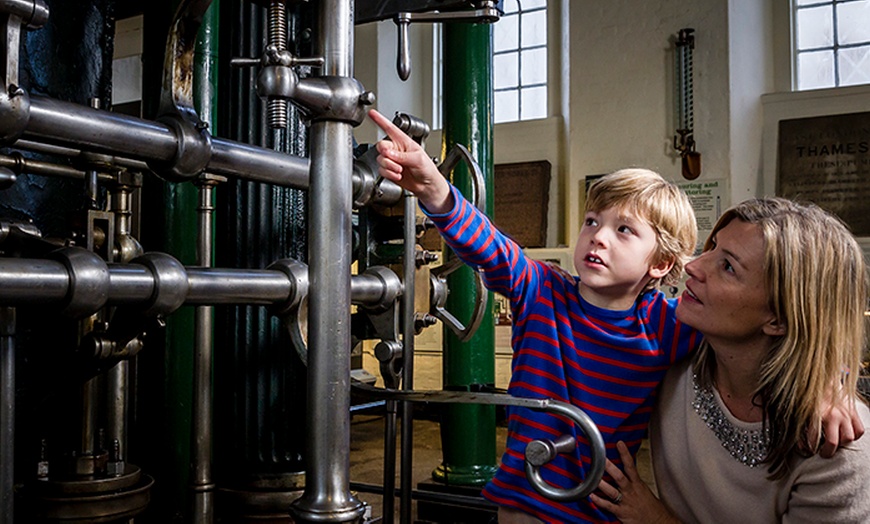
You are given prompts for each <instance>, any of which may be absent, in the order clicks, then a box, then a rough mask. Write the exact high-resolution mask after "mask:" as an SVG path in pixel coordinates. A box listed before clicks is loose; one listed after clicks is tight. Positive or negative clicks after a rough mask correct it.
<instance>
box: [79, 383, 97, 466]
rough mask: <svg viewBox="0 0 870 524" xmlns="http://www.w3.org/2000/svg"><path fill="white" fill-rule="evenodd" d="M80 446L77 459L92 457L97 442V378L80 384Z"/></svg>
mask: <svg viewBox="0 0 870 524" xmlns="http://www.w3.org/2000/svg"><path fill="white" fill-rule="evenodd" d="M81 402H82V404H81V406H82V412H81V415H82V417H81V420H82V428H81V429H82V431H81V446H80V449H79V457H88V456H93V455H94V454H95V453H96V451H97V450H96V446H95V444H96V442H97V377H95V378H92V379H90V380H88V381H86V382H85V383H84V384H82V388H81Z"/></svg>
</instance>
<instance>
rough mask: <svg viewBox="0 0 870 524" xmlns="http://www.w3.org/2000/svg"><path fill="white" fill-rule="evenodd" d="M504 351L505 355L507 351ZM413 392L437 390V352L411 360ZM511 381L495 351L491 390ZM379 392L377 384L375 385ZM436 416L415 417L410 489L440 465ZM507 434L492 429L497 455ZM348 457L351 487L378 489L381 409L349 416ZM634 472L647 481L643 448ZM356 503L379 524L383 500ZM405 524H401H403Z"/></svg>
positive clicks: (371, 367)
mask: <svg viewBox="0 0 870 524" xmlns="http://www.w3.org/2000/svg"><path fill="white" fill-rule="evenodd" d="M504 336H505V335H504V332H503V330H502V331H501V332H500V331H499V330H497V334H496V338H497V344H498V341H499V340H502V341H503V340H504ZM508 351H509V350H508ZM363 366H364V368H365V369H366V370H367V371H369V372H370V373H371V374H373V375H375V376H378V364H377V361H376V360H375V359H374V356H373V355H372V354H368V352H365V353H364V359H363ZM414 366H415V367H414V372H415V373H414V375H415V377H414V381H415V382H414V389H415V390H432V389H435V390H437V389H440V388H441V354H440V352H438V351H431V350H425V349H424V350H422V351H418V352H417V353H416V355H415V359H414ZM509 378H510V354H509V353H507V354H505V353H504V352H503V351H499V350H498V349H497V351H496V387H499V388H506V387H507V383H508V380H509ZM377 385H378V386H382V383H380V382H379V383H378V384H377ZM435 419H436V417H435V416H430V414H428V413H426V412H421V411H419V410H418V411H415V420H414V438H413V440H414V450H413V468H412V472H413V473H412V476H411V477H412V486H413V488H414V489H415V490H416V489H417V488H418V486H419V485H420V483H421V482H422V483H429V482H431V478H432V471H433V470H434V469H435V468H437V467H438V466H439V465H440V464H441V459H442V456H441V435H440V428H439V424H438V422H437V421H436V420H435ZM397 428H398V429H397V434H398V435H401V422H400V423H399V424H398V425H397ZM505 435H506V429H505V428H504V427H497V430H496V449H497V454H498V455H499V456H500V455H501V453H502V451H503V450H504V441H505ZM399 446H400V440H399V439H397V441H396V448H397V449H398V448H399ZM350 451H351V453H350V461H351V465H350V468H351V469H350V477H351V482H352V483H358V484H364V485H365V486H366V487H368V486H370V485H376V486H383V481H384V479H383V471H384V416H383V410H382V409H378V408H375V409H372V410H367V411H364V412H361V413H357V414H354V416H353V418H352V420H351V450H350ZM396 460H397V466H396V470H397V477H396V486H397V487H398V486H399V478H398V469H399V466H398V460H399V459H398V454H397V459H396ZM638 471H639V473H640V475H641V477H642V478H643V479H644V480H647V481H648V482H651V480H652V474H651V469H650V461H649V451H648V448H647V446H646V445H644V446H643V447H642V448H641V451H640V453H639V455H638ZM357 496H358V498H359V499H360V500H362V501H363V502H365V503H366V504H368V505H369V506H370V509H371V516H372V521H377V522H382V519H381V517H382V516H383V504H382V503H383V496H382V495H381V494H379V493H371V492H364V491H357ZM416 506H417V503H416V501H415V502H413V503H412V511H413V517H412V518H413V519H414V521H415V522H416V521H417V520H416V519H417V513H416ZM394 507H395V515H396V516H397V517H396V519H395V522H399V518H398V516H399V514H400V508H399V499H398V498H396V499H395V506H394ZM402 524H406V523H402Z"/></svg>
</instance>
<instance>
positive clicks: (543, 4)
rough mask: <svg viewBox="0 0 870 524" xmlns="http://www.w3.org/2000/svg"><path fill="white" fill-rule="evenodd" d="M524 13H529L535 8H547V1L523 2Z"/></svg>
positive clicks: (524, 0)
mask: <svg viewBox="0 0 870 524" xmlns="http://www.w3.org/2000/svg"><path fill="white" fill-rule="evenodd" d="M522 5H523V11H528V10H529V9H533V8H535V7H547V0H522Z"/></svg>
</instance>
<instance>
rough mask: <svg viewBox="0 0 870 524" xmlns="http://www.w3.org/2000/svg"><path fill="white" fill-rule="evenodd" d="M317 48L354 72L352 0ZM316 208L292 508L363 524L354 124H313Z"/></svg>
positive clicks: (338, 4) (332, 9)
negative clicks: (299, 476) (353, 437)
mask: <svg viewBox="0 0 870 524" xmlns="http://www.w3.org/2000/svg"><path fill="white" fill-rule="evenodd" d="M319 5H320V12H319V30H318V36H319V38H318V42H317V44H318V45H317V49H316V51H317V52H319V55H320V56H323V58H324V63H323V68H322V73H323V75H325V76H345V77H349V76H352V74H353V69H352V60H353V45H352V43H353V9H352V6H353V2H352V0H324V1H322V2H320V4H319ZM310 138H311V141H310V144H311V178H310V182H311V184H310V188H311V191H310V195H309V198H310V202H311V208H310V210H309V224H308V227H309V235H308V236H309V238H310V239H311V244H310V251H309V252H310V253H311V254H312V256H310V257H309V262H310V265H309V268H308V273H309V283H310V289H311V290H312V294H311V296H310V297H309V301H308V305H309V309H308V325H309V330H308V333H309V351H308V410H307V414H306V419H307V420H306V422H307V423H306V442H307V449H308V456H307V469H306V480H305V491H304V493H303V495H302V497H301V498H299V499H297V500H296V501H295V502H294V503H293V505H292V508H291V511H292V512H293V516H294V518H295V520H297V521H302V522H358V521H359V520H360V519H361V517H362V515H363V513H364V511H365V507H364V505H363V504H362V503H361V502H360V501H359V500H358V499H357V498H356V497H355V496H354V495H353V494H352V493H351V492H350V350H351V344H350V305H351V301H350V296H351V288H350V286H351V284H350V280H351V279H350V262H351V257H350V250H351V212H352V200H353V198H352V186H353V183H352V177H351V174H352V172H353V155H352V152H351V148H350V147H349V146H350V144H351V143H352V142H353V139H352V133H351V126H350V124H347V123H344V122H331V121H317V122H314V123H313V124H312V125H311V135H310Z"/></svg>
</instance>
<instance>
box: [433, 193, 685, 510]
mask: <svg viewBox="0 0 870 524" xmlns="http://www.w3.org/2000/svg"><path fill="white" fill-rule="evenodd" d="M451 191H452V193H453V196H454V199H455V205H454V207H453V209H452V210H450V211H449V212H448V213H445V214H441V215H434V214H428V213H427V214H428V216H429V217H430V218H431V219H432V220H433V222H434V223H435V225H436V226H437V227H438V229H439V231H440V232H441V235H442V236H443V237H444V239H445V241H446V242H447V244H448V245H449V246H450V247H451V248H453V250H454V251H455V252H456V254H457V255H458V256H459V257H460V258H461V259H462V260H463V261H464V262H465V263H466V264H468V265H470V266H472V267H474V268H479V269H480V270H481V273H482V276H483V279H484V283H485V284H486V287H487V288H488V289H490V290H492V291H494V292H496V293H500V294H502V295H504V296H505V297H506V298H508V299H509V300H510V305H511V312H512V314H513V326H512V334H511V345H512V347H513V359H512V363H511V381H510V386H509V387H508V392H509V393H510V394H511V395H513V396H515V397H529V398H552V399H557V400H561V401H562V402H570V403H571V404H573V405H575V406H577V407H579V408H580V409H582V410H584V411H585V412H586V413H587V414H588V415H589V416H590V417H591V418H592V420H593V421H594V422H595V424H596V425H597V426H598V428H599V430H600V431H601V435H602V437H603V438H604V442H605V447H606V449H607V457H608V458H609V459H610V460H611V461H613V462H614V463H616V464H620V463H621V461H620V460H619V454H618V452H617V449H616V443H617V441H620V440H622V441H624V442H625V443H626V445H627V446H628V448H629V450H630V451H631V453H632V456H634V455H635V454H636V453H637V450H638V448H639V447H640V443H641V439H643V438H644V436H645V435H646V430H647V426H648V424H649V419H650V413H651V410H652V406H653V401H654V397H655V394H656V388H657V387H658V385H659V383H661V381H662V379H663V378H664V375H665V372H666V371H667V370H668V368H670V367H671V365H673V364H674V362H676V361H677V360H679V359H681V358H683V357H684V356H685V355H686V354H688V353H689V352H690V351H692V350H693V349H694V348H696V347H697V345H698V343H699V342H700V338H701V337H700V334H698V333H697V332H696V331H695V330H693V329H691V328H689V327H688V326H686V325H684V324H682V323H680V322H679V321H677V320H676V317H675V315H674V311H675V309H676V306H677V303H678V300H677V299H667V298H665V295H664V293H662V292H661V291H660V290H657V289H655V290H649V291H646V292H644V293H642V294H641V295H640V296H639V297H638V299H637V301H636V302H635V304H634V306H633V307H632V308H631V309H629V310H626V311H611V310H606V309H601V308H598V307H595V306H593V305H591V304H589V303H588V302H586V301H585V300H583V298H582V297H581V296H580V293H579V291H578V287H577V284H578V282H579V280H578V279H577V278H576V277H573V278H569V277H568V276H567V275H565V274H563V272H560V271H557V270H554V269H553V268H552V267H550V266H549V265H548V264H546V263H543V262H540V261H536V260H532V259H530V258H527V257H526V256H525V255H524V253H523V251H522V248H520V246H519V245H518V244H516V243H515V242H514V241H513V240H511V239H510V238H508V237H507V236H506V235H504V234H502V233H501V232H499V231H498V230H497V229H496V228H495V227H494V226H493V225H492V223H491V222H490V221H489V219H488V218H487V217H486V216H485V215H484V214H483V213H481V212H480V211H479V210H477V209H476V208H475V207H474V206H473V205H472V204H471V203H470V202H468V201H467V200H466V199H465V198H463V197H462V195H461V194H460V193H459V192H458V191H457V190H456V188H453V187H451ZM424 212H426V210H425V209H424ZM507 417H508V435H507V446H506V450H505V453H504V455H503V456H502V460H501V464H500V466H499V469H498V472H497V473H496V474H495V476H494V477H493V479H492V481H491V482H490V483H489V484H487V486H486V488H485V489H484V492H483V494H484V496H485V497H486V498H487V499H489V500H491V501H493V502H495V503H496V504H499V505H504V506H510V507H513V508H517V509H519V510H521V511H524V512H526V513H529V514H531V515H534V516H535V517H537V518H539V519H541V520H543V521H545V522H614V521H615V518H614V517H613V515H612V514H610V513H608V512H605V511H603V510H599V509H598V508H597V507H596V506H595V505H594V504H593V503H592V502H590V501H589V500H588V499H583V500H581V501H579V502H571V503H563V502H555V501H551V500H548V499H547V498H545V497H544V496H543V495H541V494H539V493H538V492H537V491H535V489H534V488H532V486H531V485H530V484H529V482H528V481H527V480H526V476H525V471H524V462H523V461H524V452H525V447H526V444H528V443H529V442H530V441H532V440H536V439H549V440H554V439H555V438H557V437H559V436H560V435H564V434H569V435H572V436H574V437H575V439H576V441H577V443H578V445H577V448H576V449H575V452H574V454H573V455H565V454H560V455H559V456H558V458H556V459H555V460H553V461H552V462H550V463H549V464H547V465H545V466H544V467H542V468H541V475H542V477H543V478H544V479H545V480H546V481H548V482H549V483H551V484H553V485H555V486H557V487H560V488H565V489H567V488H572V487H574V486H576V485H577V484H578V483H579V482H581V481H582V480H583V478H584V475H585V473H584V471H585V468H587V467H588V465H589V463H590V451H589V441H588V440H587V439H586V438H585V436H584V435H583V433H582V432H580V431H579V430H577V429H576V428H575V427H574V426H573V424H571V423H570V422H569V421H567V419H565V418H562V417H560V416H556V415H549V414H545V413H541V412H538V411H533V410H530V409H527V408H513V407H510V408H508V410H507Z"/></svg>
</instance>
